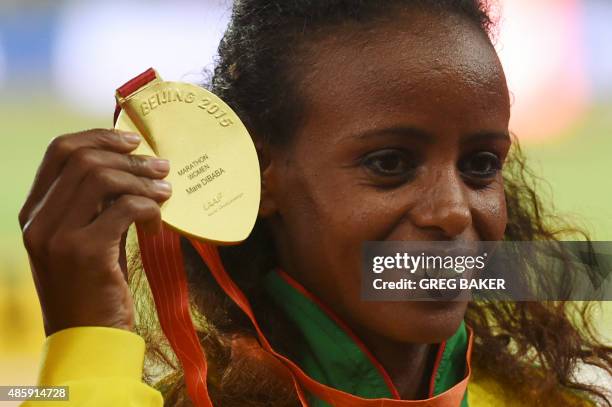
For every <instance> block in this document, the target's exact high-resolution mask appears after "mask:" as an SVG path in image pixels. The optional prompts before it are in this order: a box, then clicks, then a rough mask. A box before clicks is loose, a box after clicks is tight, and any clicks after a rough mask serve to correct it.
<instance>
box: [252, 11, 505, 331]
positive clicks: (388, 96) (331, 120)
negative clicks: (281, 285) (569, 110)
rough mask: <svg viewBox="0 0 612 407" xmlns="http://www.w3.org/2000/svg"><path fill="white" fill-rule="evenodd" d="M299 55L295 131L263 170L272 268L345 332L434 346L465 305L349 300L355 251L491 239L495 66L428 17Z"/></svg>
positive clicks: (450, 19)
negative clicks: (276, 260)
mask: <svg viewBox="0 0 612 407" xmlns="http://www.w3.org/2000/svg"><path fill="white" fill-rule="evenodd" d="M356 27H357V28H356ZM357 30H361V31H357ZM349 33H350V35H348V34H349ZM305 52H306V58H305V61H306V63H307V64H306V65H304V66H302V68H301V69H300V72H302V71H303V73H302V77H303V79H304V80H303V81H302V82H301V84H300V97H301V98H302V100H304V111H303V122H302V124H301V125H300V127H299V128H298V129H296V133H295V135H294V139H293V141H292V142H291V143H290V145H288V146H285V147H282V148H271V149H270V152H269V156H268V158H267V164H266V166H265V168H264V171H263V180H264V186H263V191H262V192H263V194H262V204H261V210H260V215H261V216H264V217H266V218H268V221H269V222H270V225H271V226H272V229H273V232H274V235H275V240H276V243H277V248H278V254H279V257H280V262H281V266H282V267H283V268H284V269H285V271H287V272H288V273H289V274H291V275H292V276H293V277H294V278H295V279H297V280H298V281H299V282H301V283H302V284H303V285H304V286H305V287H306V288H307V289H308V290H310V291H311V292H313V293H314V294H315V295H316V296H318V297H319V298H320V299H321V300H322V301H323V302H325V303H326V304H328V305H329V306H330V307H331V308H332V309H333V310H334V311H335V312H337V313H338V314H339V315H340V317H341V318H343V319H344V320H345V321H346V322H348V323H349V324H350V325H351V326H352V327H354V329H356V330H357V332H359V333H362V334H368V335H371V334H375V335H379V336H380V335H382V336H384V337H386V338H388V339H389V340H393V341H401V342H417V343H433V342H440V341H442V340H444V339H446V338H448V337H449V336H450V335H452V334H453V333H454V332H455V331H456V329H457V328H458V326H459V323H460V322H461V320H462V319H463V316H464V313H465V309H466V303H462V302H435V303H434V302H365V301H362V300H361V291H360V275H361V268H360V267H361V255H362V253H361V247H362V242H364V241H367V240H380V241H384V240H459V241H477V240H500V239H502V237H503V234H504V229H505V227H506V220H507V219H506V207H505V197H504V189H503V183H502V176H501V172H500V170H499V169H500V166H501V165H502V163H503V161H504V159H505V157H506V154H507V152H508V148H509V146H510V140H509V137H508V121H509V116H510V106H509V97H508V91H507V86H506V81H505V78H504V73H503V71H502V67H501V66H500V63H499V60H498V58H497V55H496V53H495V51H494V49H493V48H492V46H491V44H490V43H489V41H488V39H487V37H486V36H485V34H484V33H482V32H481V31H480V29H479V28H477V27H476V26H475V25H473V24H472V23H470V22H467V21H466V20H465V19H464V18H461V17H458V16H447V17H443V18H441V17H440V16H437V17H434V16H430V15H428V14H416V15H415V14H413V15H412V16H402V17H398V18H396V19H395V20H394V21H387V22H385V23H381V24H379V25H378V26H376V27H374V28H371V29H368V30H364V29H363V28H359V27H358V26H355V27H352V26H347V27H344V28H342V29H339V31H338V32H337V33H334V35H329V36H326V37H324V38H322V39H321V40H318V41H316V43H314V44H312V45H311V47H309V48H308V50H307V51H305ZM306 69H308V70H306Z"/></svg>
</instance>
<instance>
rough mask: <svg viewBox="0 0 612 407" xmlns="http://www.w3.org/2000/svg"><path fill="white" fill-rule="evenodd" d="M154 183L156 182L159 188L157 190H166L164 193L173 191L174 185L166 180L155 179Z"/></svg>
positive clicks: (156, 186)
mask: <svg viewBox="0 0 612 407" xmlns="http://www.w3.org/2000/svg"><path fill="white" fill-rule="evenodd" d="M153 183H154V184H155V188H157V190H158V191H160V192H164V193H170V192H172V185H170V183H169V182H168V181H166V180H163V179H154V180H153Z"/></svg>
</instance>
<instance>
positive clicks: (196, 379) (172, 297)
mask: <svg viewBox="0 0 612 407" xmlns="http://www.w3.org/2000/svg"><path fill="white" fill-rule="evenodd" d="M154 79H156V74H155V71H154V70H153V69H148V70H147V71H145V72H144V73H142V74H141V75H139V76H137V77H135V78H134V79H132V80H130V81H129V82H127V83H126V84H125V85H123V86H121V87H120V88H119V89H117V93H118V94H119V95H120V96H122V97H124V98H125V97H127V96H129V95H130V94H132V93H134V92H135V91H137V90H138V89H140V88H141V87H142V86H144V85H146V84H147V83H149V82H150V81H152V80H154ZM120 110H121V108H120V106H117V108H116V110H115V121H116V120H117V117H118V114H119V112H120ZM136 230H137V236H138V244H139V247H140V253H141V257H142V263H143V267H144V270H145V274H146V276H147V280H148V282H149V285H150V287H151V291H152V293H153V299H154V301H155V307H156V310H157V314H158V317H159V321H160V325H161V328H162V330H163V332H164V334H165V335H166V338H168V341H169V342H170V345H171V346H172V349H173V350H174V352H175V354H176V356H177V358H178V359H179V361H180V363H181V366H182V367H183V371H184V374H185V383H186V386H187V392H188V394H189V397H190V398H191V400H192V402H193V403H194V405H195V406H197V407H213V404H212V401H211V399H210V396H209V394H208V387H207V384H206V373H207V363H206V356H205V353H204V350H203V349H202V346H201V345H200V341H199V339H198V336H197V334H196V331H195V328H194V326H193V321H192V320H191V316H190V313H189V294H188V285H187V279H186V275H185V269H184V263H183V254H182V251H181V246H180V237H181V235H180V234H179V233H177V232H175V231H174V230H172V229H170V228H169V227H168V226H167V225H165V224H163V226H162V230H161V232H160V233H158V234H155V235H151V234H147V233H145V232H144V231H143V230H141V228H140V227H138V226H137V227H136ZM188 239H189V241H190V243H191V244H192V245H193V247H194V248H195V249H196V251H197V252H198V254H199V255H200V257H201V258H202V260H203V261H204V262H205V264H206V265H207V266H208V268H209V270H210V272H211V274H212V275H213V277H214V278H215V280H216V281H217V283H218V284H219V286H220V287H221V288H222V289H223V291H224V292H225V293H226V294H227V296H228V297H230V298H231V299H232V300H233V301H234V303H236V305H237V306H238V307H239V308H240V309H241V310H242V311H243V312H244V313H245V314H246V315H247V317H248V318H249V320H250V321H251V323H252V324H253V327H254V328H255V331H256V333H257V337H258V339H259V343H260V345H261V346H262V348H263V349H264V350H265V351H267V352H268V353H270V354H271V355H273V356H274V357H276V358H277V359H278V360H280V361H281V362H283V364H284V365H285V366H286V367H287V369H288V370H289V372H290V373H291V377H292V378H293V383H294V386H295V390H296V394H297V395H298V398H299V400H300V402H301V405H302V406H304V407H306V406H308V402H307V400H306V396H305V394H304V390H303V389H306V390H307V391H308V392H310V393H311V394H313V395H314V396H316V397H317V398H319V399H321V400H323V401H325V402H327V403H329V404H330V405H332V406H339V407H402V406H403V407H458V406H459V405H460V404H461V400H462V399H463V396H464V394H465V391H466V388H467V383H468V380H469V378H470V375H471V366H470V359H471V358H470V355H471V352H472V342H473V333H472V330H471V329H470V328H469V327H468V331H469V342H468V349H467V355H466V360H467V363H466V370H467V373H466V377H465V378H464V379H463V380H462V381H461V382H459V383H457V384H456V385H455V386H454V387H452V388H451V389H449V390H447V391H446V392H444V393H442V394H439V395H437V396H435V397H432V398H429V399H426V400H399V399H364V398H361V397H357V396H355V395H352V394H349V393H346V392H343V391H340V390H337V389H334V388H332V387H329V386H326V385H324V384H322V383H319V382H317V381H316V380H314V379H312V378H311V377H310V376H308V375H307V374H306V373H304V371H303V370H302V369H300V367H299V366H297V365H296V364H295V363H294V362H293V361H291V360H289V359H287V358H286V357H285V356H283V355H281V354H279V353H277V352H276V351H275V350H274V349H273V348H272V346H271V345H270V343H269V342H268V340H267V338H266V337H265V335H264V334H263V332H262V330H261V328H260V326H259V324H258V323H257V320H256V318H255V314H254V313H253V309H252V308H251V305H250V304H249V301H248V299H247V297H246V296H245V294H244V293H243V292H242V291H241V290H240V288H239V287H238V286H237V285H236V284H235V283H234V281H233V280H232V279H231V277H230V276H229V275H228V273H227V271H226V270H225V267H224V266H223V262H222V261H221V257H220V255H219V250H218V248H217V246H215V245H214V244H211V243H208V242H204V241H200V240H197V239H193V238H188Z"/></svg>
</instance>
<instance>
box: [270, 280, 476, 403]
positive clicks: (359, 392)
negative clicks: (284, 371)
mask: <svg viewBox="0 0 612 407" xmlns="http://www.w3.org/2000/svg"><path fill="white" fill-rule="evenodd" d="M264 286H265V289H266V292H267V293H268V295H269V296H270V297H271V298H272V300H273V301H274V302H275V303H276V304H277V305H278V306H279V307H280V308H281V309H282V310H283V311H284V312H285V313H286V315H287V317H288V318H289V319H290V320H291V321H292V322H293V323H294V324H295V325H296V326H297V328H298V329H299V331H300V332H301V333H302V335H303V337H304V343H303V344H302V346H303V348H302V349H300V354H301V355H302V357H301V360H299V361H296V362H297V363H298V364H299V365H300V366H301V367H302V369H303V370H304V371H305V372H306V373H307V374H308V375H309V376H311V377H312V378H313V379H315V380H317V381H319V382H321V383H323V384H326V385H328V386H331V387H334V388H336V389H338V390H342V391H345V392H347V393H351V394H353V395H356V396H359V397H363V398H392V399H399V398H400V397H399V393H398V392H397V390H396V388H395V386H394V385H393V382H392V381H391V378H390V377H389V375H388V373H387V372H386V371H385V369H384V367H383V366H382V365H381V364H380V362H378V360H376V358H375V357H374V356H373V355H372V353H371V352H370V351H369V350H368V349H367V347H366V346H365V345H364V344H363V342H362V341H361V340H360V339H359V338H358V337H357V336H356V335H355V334H354V333H353V332H352V331H351V329H350V328H349V327H348V326H347V325H346V324H345V323H344V322H343V321H342V320H340V318H339V317H338V316H337V315H336V314H334V313H333V312H332V311H331V310H330V309H329V308H328V307H327V306H325V305H324V304H323V303H322V302H321V301H320V300H318V299H317V298H316V297H315V296H314V295H313V294H312V293H310V292H308V291H307V290H306V289H305V288H304V287H303V286H302V285H301V284H299V283H298V282H297V281H295V280H294V279H292V278H291V277H290V276H289V275H288V274H287V273H285V272H283V271H282V270H280V269H276V270H273V271H271V272H270V273H268V274H267V275H266V277H265V279H264ZM468 339H469V338H468V330H467V329H466V326H465V323H463V322H462V323H461V325H460V327H459V329H458V330H457V332H456V333H455V334H454V335H453V336H452V337H451V338H449V339H448V340H446V341H445V342H443V343H441V344H440V345H439V347H438V353H437V357H436V362H435V365H434V371H433V374H432V376H431V379H430V390H429V392H430V394H429V396H430V397H433V396H436V395H439V394H441V393H444V392H445V391H447V390H449V389H451V388H452V387H453V386H455V385H456V384H457V383H459V382H460V381H461V380H462V379H464V378H465V375H466V354H467V347H468ZM313 405H315V406H316V405H322V404H316V403H314V404H313ZM461 406H462V407H467V397H466V395H464V397H463V401H462V403H461Z"/></svg>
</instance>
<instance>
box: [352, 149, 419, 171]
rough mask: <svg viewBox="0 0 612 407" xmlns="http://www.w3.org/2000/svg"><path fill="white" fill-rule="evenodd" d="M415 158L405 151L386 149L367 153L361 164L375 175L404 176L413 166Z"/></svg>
mask: <svg viewBox="0 0 612 407" xmlns="http://www.w3.org/2000/svg"><path fill="white" fill-rule="evenodd" d="M415 164H416V163H415V160H414V159H412V158H411V157H410V154H408V153H407V152H406V151H402V150H395V149H386V150H379V151H376V152H374V153H371V154H368V155H367V156H366V157H364V159H363V165H365V166H366V167H367V168H368V170H370V171H372V172H373V173H374V174H375V175H380V176H387V177H398V176H406V175H408V174H409V173H411V172H412V171H413V170H414V169H415V168H416V165H415Z"/></svg>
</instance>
